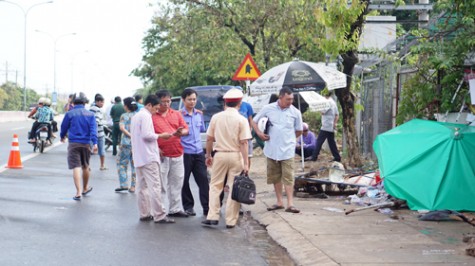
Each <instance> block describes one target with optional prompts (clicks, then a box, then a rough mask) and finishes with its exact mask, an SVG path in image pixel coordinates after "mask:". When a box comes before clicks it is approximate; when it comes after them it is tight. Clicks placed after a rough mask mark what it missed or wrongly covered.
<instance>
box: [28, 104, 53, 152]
mask: <svg viewBox="0 0 475 266" xmlns="http://www.w3.org/2000/svg"><path fill="white" fill-rule="evenodd" d="M40 101H41V104H40ZM40 101H38V107H37V108H36V112H34V115H33V118H35V119H36V121H35V122H34V123H33V126H32V127H31V131H30V140H29V141H28V142H29V143H33V142H35V141H36V139H35V134H36V130H38V127H39V126H40V124H48V139H50V138H51V136H52V135H51V134H52V133H51V123H52V121H53V110H51V109H50V108H49V106H50V105H51V100H50V99H48V98H43V97H42V98H40ZM32 112H33V111H32Z"/></svg>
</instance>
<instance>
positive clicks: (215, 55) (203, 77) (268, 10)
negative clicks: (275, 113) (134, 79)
mask: <svg viewBox="0 0 475 266" xmlns="http://www.w3.org/2000/svg"><path fill="white" fill-rule="evenodd" d="M314 3H315V1H277V0H273V1H263V0H262V1H244V0H226V1H224V0H220V1H205V0H203V1H199V0H187V1H170V4H169V5H168V6H167V7H163V8H162V9H161V10H162V12H161V13H160V14H158V15H157V16H156V17H155V19H154V25H153V27H152V28H151V29H150V30H149V32H148V34H147V36H146V37H145V38H144V49H145V56H144V58H143V61H144V65H143V66H141V67H140V68H138V69H136V70H135V71H134V74H135V75H136V76H140V77H142V79H143V81H144V82H145V83H146V85H147V86H148V87H149V88H153V90H155V89H156V88H164V87H166V88H169V89H171V90H174V91H179V90H181V89H183V88H184V87H186V86H192V85H206V84H230V83H231V77H232V75H233V74H234V72H235V70H236V68H237V66H239V63H240V62H241V60H242V58H243V57H244V55H245V54H246V53H247V52H250V53H251V54H252V55H253V57H254V59H255V61H256V63H257V65H258V67H259V68H260V69H261V71H265V70H266V69H268V68H270V67H272V66H274V65H277V64H280V63H283V62H285V61H289V60H291V59H293V58H294V57H300V58H303V59H305V60H308V61H319V60H321V59H323V53H322V52H321V50H319V49H318V47H317V45H316V44H315V43H313V42H312V40H313V37H314V36H315V35H316V34H317V33H318V32H319V30H318V26H317V25H316V24H315V23H314V22H315V18H314V16H313V11H312V10H313V7H314Z"/></svg>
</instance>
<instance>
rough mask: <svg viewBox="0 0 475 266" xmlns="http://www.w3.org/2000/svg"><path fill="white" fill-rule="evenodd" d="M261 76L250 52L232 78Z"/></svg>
mask: <svg viewBox="0 0 475 266" xmlns="http://www.w3.org/2000/svg"><path fill="white" fill-rule="evenodd" d="M260 76H261V72H260V71H259V69H258V68H257V66H256V63H254V60H252V57H251V55H250V54H249V53H248V54H247V55H246V57H245V58H244V60H243V61H242V63H241V65H240V66H239V67H238V69H237V71H236V73H235V74H234V76H233V78H232V80H256V79H257V78H259V77H260Z"/></svg>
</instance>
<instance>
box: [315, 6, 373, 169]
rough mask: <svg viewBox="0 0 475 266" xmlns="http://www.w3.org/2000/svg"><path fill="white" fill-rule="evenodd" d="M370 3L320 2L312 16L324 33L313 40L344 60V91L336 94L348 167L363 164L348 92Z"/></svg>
mask: <svg viewBox="0 0 475 266" xmlns="http://www.w3.org/2000/svg"><path fill="white" fill-rule="evenodd" d="M368 4H369V0H360V1H357V0H353V1H352V2H351V5H350V6H348V1H347V0H323V1H322V2H321V5H319V6H318V7H317V8H316V11H315V16H316V17H317V18H318V22H319V23H320V24H322V25H323V26H324V29H325V30H326V32H325V34H320V36H322V35H323V36H325V37H324V38H319V39H317V40H316V42H317V43H319V44H320V46H321V47H322V49H323V50H324V51H325V52H327V53H328V54H330V55H333V56H335V55H340V56H341V57H342V58H343V62H342V64H343V73H345V74H346V82H347V85H346V88H341V89H338V90H336V91H335V94H336V96H337V98H338V102H339V103H340V106H341V109H342V117H343V133H344V134H345V135H346V144H347V151H348V159H349V164H350V165H355V166H359V165H361V164H362V160H361V154H360V152H359V143H358V138H357V134H356V127H355V122H356V121H355V101H356V97H355V95H354V94H353V93H352V92H351V84H352V78H353V77H352V76H353V70H354V67H355V65H356V63H358V54H357V49H358V44H359V37H360V33H361V32H362V27H363V22H364V19H365V16H366V15H367V14H368V12H369V10H368Z"/></svg>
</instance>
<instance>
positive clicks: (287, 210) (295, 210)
mask: <svg viewBox="0 0 475 266" xmlns="http://www.w3.org/2000/svg"><path fill="white" fill-rule="evenodd" d="M285 211H286V212H291V213H299V212H300V210H299V209H297V208H295V207H294V206H289V207H288V208H287V209H285Z"/></svg>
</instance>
